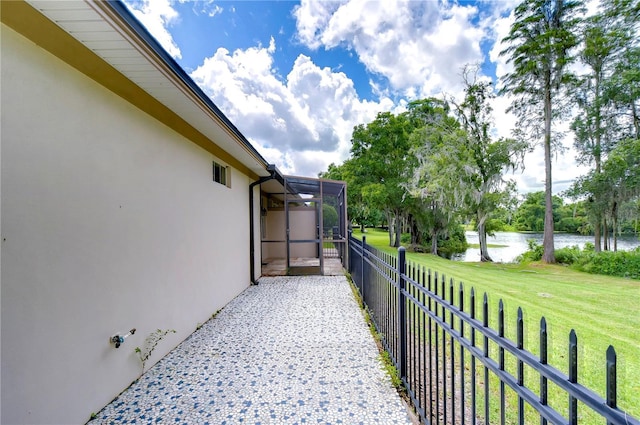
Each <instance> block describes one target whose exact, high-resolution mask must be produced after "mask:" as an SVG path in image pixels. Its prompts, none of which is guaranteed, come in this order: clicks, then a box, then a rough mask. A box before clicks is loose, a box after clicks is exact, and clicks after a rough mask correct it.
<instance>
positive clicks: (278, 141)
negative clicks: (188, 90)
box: [191, 39, 394, 176]
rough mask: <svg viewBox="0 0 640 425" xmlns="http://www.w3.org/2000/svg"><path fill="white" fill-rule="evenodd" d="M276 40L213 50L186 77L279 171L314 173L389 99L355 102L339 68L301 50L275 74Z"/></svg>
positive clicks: (344, 149)
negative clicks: (282, 72)
mask: <svg viewBox="0 0 640 425" xmlns="http://www.w3.org/2000/svg"><path fill="white" fill-rule="evenodd" d="M274 52H275V42H274V40H273V39H271V42H270V44H269V46H268V47H263V46H256V47H252V48H249V49H246V50H241V49H238V50H236V51H234V52H233V53H231V52H229V51H228V50H226V49H222V48H221V49H218V50H217V51H216V53H215V54H214V55H213V56H212V57H210V58H207V59H205V60H204V62H203V63H202V65H200V66H199V67H198V68H197V69H196V70H195V71H193V72H192V74H191V77H192V78H193V79H194V80H195V81H196V82H197V83H198V84H199V85H200V86H201V87H202V88H203V90H205V92H206V93H207V94H208V95H209V96H211V98H212V99H213V101H214V102H215V103H216V105H218V106H219V107H220V109H221V110H222V111H223V112H224V113H225V114H226V115H227V116H228V117H229V118H230V119H231V121H233V122H234V123H235V125H236V126H237V127H238V128H239V129H240V131H242V132H243V134H244V135H245V136H246V137H247V138H249V139H250V140H251V141H252V142H253V143H254V144H255V145H256V147H257V148H258V149H259V151H260V152H261V153H263V154H264V156H265V158H266V159H268V160H269V161H273V162H275V163H276V165H278V167H279V168H280V169H281V170H282V171H283V172H285V173H290V174H298V175H304V176H315V175H317V173H318V172H320V171H324V170H325V169H326V167H327V166H328V165H329V164H330V163H331V162H340V161H342V160H344V159H345V158H346V157H347V156H348V153H349V149H350V139H351V133H352V130H353V127H354V126H355V125H356V124H359V123H363V122H368V121H370V120H372V119H373V118H374V117H375V114H376V113H377V112H379V111H382V110H389V109H391V108H392V107H393V106H394V105H393V102H392V101H391V100H390V99H388V98H383V99H381V100H380V101H379V102H369V101H366V100H360V99H359V97H358V94H357V93H356V91H355V88H354V86H353V81H351V80H350V79H349V78H348V77H347V76H346V75H345V74H344V73H342V72H334V71H332V70H331V69H330V68H320V67H318V66H317V65H316V64H315V63H313V61H312V60H311V59H310V58H309V57H307V56H305V55H299V56H298V57H297V58H296V60H295V62H294V64H293V66H292V68H291V70H290V72H289V73H288V75H286V77H284V79H280V78H279V77H278V75H277V74H276V72H275V70H274V62H273V56H272V55H273V53H274Z"/></svg>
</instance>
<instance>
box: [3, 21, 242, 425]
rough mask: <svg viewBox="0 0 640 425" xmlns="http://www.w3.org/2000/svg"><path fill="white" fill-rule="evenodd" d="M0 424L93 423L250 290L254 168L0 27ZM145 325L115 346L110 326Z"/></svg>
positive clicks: (125, 328)
mask: <svg viewBox="0 0 640 425" xmlns="http://www.w3.org/2000/svg"><path fill="white" fill-rule="evenodd" d="M1 43H2V44H1V51H2V60H1V85H2V96H1V108H2V116H1V128H2V139H1V151H2V158H1V161H2V173H1V177H0V179H1V180H0V181H1V185H2V186H1V192H0V193H1V204H0V205H1V216H0V217H1V232H2V251H1V259H0V261H1V264H2V271H1V282H2V289H1V291H2V292H1V310H2V311H1V332H2V346H1V350H2V352H1V363H2V365H1V375H2V381H1V385H2V400H1V401H2V417H1V422H2V423H12V424H17V423H32V424H38V423H47V424H50V423H84V422H86V421H87V420H88V419H89V415H90V414H91V412H97V411H99V410H100V409H101V408H102V407H103V406H104V405H105V404H107V403H108V402H109V401H111V400H112V399H113V398H114V397H116V396H117V395H118V394H119V393H120V392H121V391H122V390H123V389H125V388H126V387H127V386H128V385H129V384H130V383H131V382H132V381H134V380H135V379H136V378H137V377H138V375H139V374H140V372H141V365H140V362H139V360H138V358H137V357H136V354H135V352H134V349H135V347H136V346H140V347H142V346H143V344H144V339H145V337H146V336H147V335H149V334H150V333H151V332H152V331H154V330H155V329H158V328H160V329H175V330H176V333H175V334H170V335H169V336H168V337H167V338H166V339H165V340H163V341H161V342H160V343H159V344H158V346H157V348H156V349H155V351H154V352H153V356H152V358H151V360H150V362H149V363H148V366H149V365H151V364H152V363H154V362H156V361H157V360H158V359H160V358H161V357H162V356H164V355H165V354H166V353H167V352H168V351H170V350H171V349H172V348H173V347H175V346H176V345H177V344H178V343H180V342H181V341H182V340H184V339H185V338H186V337H187V336H189V335H190V334H191V333H192V332H193V331H194V330H195V329H196V327H197V325H198V323H203V322H205V321H206V320H207V319H208V318H209V317H210V316H211V315H212V313H214V312H215V311H217V310H218V309H220V308H222V307H223V306H224V305H225V304H227V303H228V302H229V301H230V300H231V299H233V298H234V297H235V296H236V295H238V294H239V293H240V292H241V291H242V290H244V289H245V288H246V287H247V286H248V285H249V282H250V276H249V223H248V217H249V211H248V208H249V205H248V191H247V188H248V186H249V183H250V179H249V177H248V176H246V175H244V174H242V173H240V172H238V171H237V170H236V169H230V173H231V182H232V187H231V188H228V187H225V186H222V185H220V184H218V183H215V182H213V181H212V161H214V160H216V161H217V162H222V161H220V160H219V159H218V158H216V157H215V156H214V155H212V154H211V153H209V152H207V151H205V150H203V149H202V148H200V147H198V146H196V145H195V144H193V143H191V142H189V141H188V140H186V139H185V138H184V137H182V136H180V135H179V134H177V133H175V132H174V131H172V130H171V129H169V128H168V127H166V126H164V125H163V124H162V123H160V122H159V121H157V120H155V119H153V118H151V117H150V116H149V115H146V114H145V113H143V112H141V111H140V110H139V109H136V108H135V107H133V106H132V105H131V104H129V103H127V102H126V101H124V100H123V99H122V98H120V97H118V96H116V95H114V94H113V93H112V92H110V91H108V90H106V89H105V88H104V87H103V86H101V85H99V84H97V83H96V82H94V81H93V80H91V79H89V78H87V77H86V76H84V74H81V73H79V72H77V71H76V70H75V69H74V68H71V67H70V66H68V65H66V64H65V63H64V62H62V61H60V60H59V59H57V58H56V57H54V56H52V55H50V54H49V53H47V52H45V51H44V50H42V49H40V48H39V47H37V46H36V45H34V44H33V43H31V42H30V41H28V40H27V39H25V38H23V37H22V36H20V35H18V34H17V33H16V32H14V31H13V30H11V29H9V28H7V27H6V26H4V25H2V37H1ZM131 328H136V329H137V332H136V333H135V335H133V336H131V337H129V338H128V339H127V340H126V341H125V343H124V344H123V345H122V346H121V347H120V348H118V349H115V348H114V347H113V345H111V344H110V343H109V338H110V337H111V336H112V335H114V334H116V333H119V332H122V333H126V332H127V331H128V330H129V329H131Z"/></svg>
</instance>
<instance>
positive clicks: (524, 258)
mask: <svg viewBox="0 0 640 425" xmlns="http://www.w3.org/2000/svg"><path fill="white" fill-rule="evenodd" d="M527 244H529V249H528V250H526V251H525V252H523V253H522V254H520V255H519V256H518V257H517V258H516V261H517V262H518V263H530V262H532V261H540V260H541V259H542V254H543V253H544V247H543V246H542V245H540V244H539V243H537V242H536V241H535V239H529V240H527Z"/></svg>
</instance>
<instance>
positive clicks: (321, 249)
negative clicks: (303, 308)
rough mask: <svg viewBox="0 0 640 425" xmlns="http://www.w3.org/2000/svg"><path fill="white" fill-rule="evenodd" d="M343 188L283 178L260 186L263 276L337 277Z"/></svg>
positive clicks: (342, 259)
mask: <svg viewBox="0 0 640 425" xmlns="http://www.w3.org/2000/svg"><path fill="white" fill-rule="evenodd" d="M346 191H347V187H346V183H344V182H341V181H334V180H325V179H315V178H308V177H294V176H283V180H280V179H272V180H269V181H266V182H264V183H262V184H261V185H260V250H261V258H262V275H285V274H286V275H294V276H295V275H309V274H311V275H334V274H342V273H343V267H344V266H345V265H346V256H347V253H348V250H347V193H346Z"/></svg>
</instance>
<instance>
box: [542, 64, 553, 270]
mask: <svg viewBox="0 0 640 425" xmlns="http://www.w3.org/2000/svg"><path fill="white" fill-rule="evenodd" d="M547 72H549V71H547ZM544 175H545V182H544V199H545V207H544V237H543V240H542V246H543V247H544V253H543V254H542V261H543V262H544V263H555V262H556V256H555V248H554V246H553V196H552V192H551V77H550V76H548V78H547V81H546V84H545V96H544Z"/></svg>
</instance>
